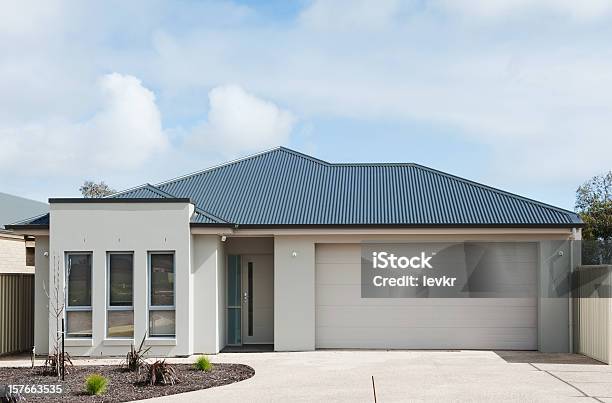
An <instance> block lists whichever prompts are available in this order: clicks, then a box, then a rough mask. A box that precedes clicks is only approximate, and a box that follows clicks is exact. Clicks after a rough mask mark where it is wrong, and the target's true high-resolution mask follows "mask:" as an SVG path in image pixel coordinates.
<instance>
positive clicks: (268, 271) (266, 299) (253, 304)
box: [240, 255, 274, 344]
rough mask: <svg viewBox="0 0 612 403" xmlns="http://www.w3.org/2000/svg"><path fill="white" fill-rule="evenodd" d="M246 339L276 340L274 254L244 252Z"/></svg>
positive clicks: (270, 342) (256, 341)
mask: <svg viewBox="0 0 612 403" xmlns="http://www.w3.org/2000/svg"><path fill="white" fill-rule="evenodd" d="M240 260H241V264H242V270H241V271H242V273H241V274H242V281H241V283H242V295H241V296H242V309H241V310H242V343H243V344H273V343H274V258H273V256H272V255H242V256H241V259H240Z"/></svg>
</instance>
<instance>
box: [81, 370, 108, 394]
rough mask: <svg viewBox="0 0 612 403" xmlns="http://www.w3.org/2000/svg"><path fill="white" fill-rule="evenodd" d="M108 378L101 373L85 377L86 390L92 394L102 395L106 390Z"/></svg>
mask: <svg viewBox="0 0 612 403" xmlns="http://www.w3.org/2000/svg"><path fill="white" fill-rule="evenodd" d="M106 386H108V380H107V379H106V378H105V377H103V376H102V375H100V374H91V375H89V376H88V377H87V378H86V379H85V390H86V391H87V393H88V394H90V395H96V396H99V395H102V394H104V393H105V392H106Z"/></svg>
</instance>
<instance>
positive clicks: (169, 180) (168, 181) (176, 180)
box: [155, 146, 331, 189]
mask: <svg viewBox="0 0 612 403" xmlns="http://www.w3.org/2000/svg"><path fill="white" fill-rule="evenodd" d="M274 151H282V152H286V153H289V154H293V155H295V156H296V157H301V158H305V159H308V160H310V161H313V162H317V163H319V164H324V165H331V164H330V163H329V162H327V161H323V160H320V159H318V158H315V157H311V156H310V155H307V154H304V153H301V152H299V151H295V150H292V149H290V148H287V147H283V146H277V147H274V148H269V149H267V150H264V151H260V152H258V153H255V154H250V155H246V156H244V157H240V158H236V159H233V160H231V161H227V162H223V163H221V164H217V165H213V166H211V167H208V168H204V169H200V170H198V171H194V172H191V173H188V174H185V175H181V176H177V177H176V178H173V179H168V180H165V181H162V182H159V183H157V184H156V185H155V186H156V187H158V189H159V186H164V185H167V184H170V183H175V182H179V181H181V180H184V179H187V178H191V177H194V176H197V175H201V174H204V173H207V172H211V171H214V170H217V169H220V168H224V167H227V166H230V165H234V164H238V163H240V162H243V161H247V160H250V159H254V158H257V157H261V156H262V155H265V154H269V153H272V152H274Z"/></svg>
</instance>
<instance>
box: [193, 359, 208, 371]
mask: <svg viewBox="0 0 612 403" xmlns="http://www.w3.org/2000/svg"><path fill="white" fill-rule="evenodd" d="M193 366H194V367H195V369H197V370H199V371H204V372H210V371H212V369H213V365H212V363H211V362H210V359H209V358H208V357H207V356H205V355H202V356H200V357H198V359H197V360H196V362H195V363H194V364H193Z"/></svg>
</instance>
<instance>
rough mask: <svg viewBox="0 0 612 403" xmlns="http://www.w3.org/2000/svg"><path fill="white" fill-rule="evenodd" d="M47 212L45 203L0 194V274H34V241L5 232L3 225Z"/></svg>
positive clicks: (11, 232)
mask: <svg viewBox="0 0 612 403" xmlns="http://www.w3.org/2000/svg"><path fill="white" fill-rule="evenodd" d="M48 211H49V206H48V205H47V204H46V203H41V202H38V201H35V200H30V199H25V198H23V197H18V196H13V195H10V194H6V193H0V274H2V273H34V239H33V238H30V237H24V236H23V235H21V234H16V233H14V232H13V231H10V230H7V229H6V228H5V227H4V224H7V223H13V222H16V221H17V220H21V219H23V218H24V217H35V216H37V215H41V214H46V213H47V212H48Z"/></svg>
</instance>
